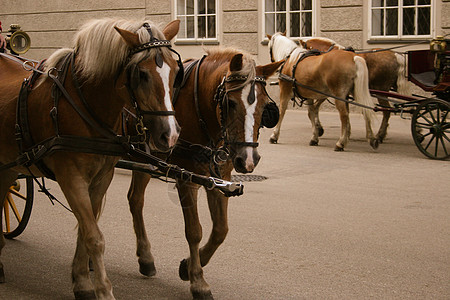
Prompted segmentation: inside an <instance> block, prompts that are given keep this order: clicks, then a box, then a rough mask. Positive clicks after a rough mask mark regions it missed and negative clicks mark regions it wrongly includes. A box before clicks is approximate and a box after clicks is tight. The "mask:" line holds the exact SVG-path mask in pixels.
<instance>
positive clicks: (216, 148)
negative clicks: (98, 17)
mask: <svg viewBox="0 0 450 300" xmlns="http://www.w3.org/2000/svg"><path fill="white" fill-rule="evenodd" d="M281 63H282V62H274V63H271V64H268V65H264V66H256V65H255V62H254V60H253V59H252V58H251V56H250V55H249V54H246V53H244V52H241V51H238V50H236V49H234V48H221V47H218V48H211V49H208V50H207V54H206V55H205V56H203V58H202V59H200V60H194V61H192V62H190V63H189V62H186V64H185V70H186V75H185V77H186V82H185V84H184V85H183V87H182V88H181V89H180V90H179V91H178V96H174V101H175V104H174V107H175V112H176V115H175V116H176V118H177V120H178V122H179V124H180V126H181V132H180V137H179V139H178V142H177V145H176V146H175V148H174V149H173V151H172V152H171V155H170V156H169V157H168V161H169V162H170V163H175V164H176V165H178V166H180V167H183V168H185V169H186V170H189V171H192V172H194V173H197V174H202V175H206V176H214V177H221V178H223V179H225V180H230V178H231V171H232V169H233V167H234V168H235V170H236V171H238V172H240V173H250V172H252V171H253V170H254V168H255V167H256V165H257V164H258V162H259V160H260V155H259V153H258V151H257V146H258V142H257V140H258V135H259V129H260V127H261V126H262V125H264V126H266V127H273V126H275V124H276V123H277V121H278V118H277V116H278V115H277V113H278V108H277V106H276V104H275V102H273V101H272V100H269V99H270V98H269V96H268V94H267V91H266V90H265V87H264V86H265V79H267V78H268V77H269V76H270V75H272V74H273V73H274V72H275V71H276V69H277V68H278V67H279V66H280V65H281ZM187 70H192V71H191V72H189V74H190V75H187V74H188V71H187ZM192 73H194V74H192ZM274 111H275V112H274ZM270 116H275V117H274V118H273V117H272V118H271V117H270ZM150 179H151V176H150V175H149V174H145V173H140V172H135V171H133V173H132V181H131V184H130V188H129V191H128V201H129V206H130V211H131V213H132V215H133V226H134V230H135V233H136V239H137V251H136V254H137V256H138V263H139V270H140V272H141V273H142V274H143V275H146V276H153V275H155V273H156V268H155V264H154V257H153V255H152V253H151V247H150V242H149V240H148V237H147V233H146V229H145V225H144V222H143V215H142V210H143V205H144V193H145V189H146V186H147V185H148V183H149V181H150ZM176 188H177V190H178V195H179V199H180V203H181V206H182V211H183V216H184V222H185V236H186V240H187V242H188V245H189V253H190V256H189V257H188V258H186V259H183V260H182V261H181V263H180V267H179V276H180V278H181V279H182V280H185V281H188V280H189V281H190V291H191V293H192V295H193V298H194V299H213V296H212V293H211V289H210V287H209V285H208V283H207V282H206V281H205V279H204V277H203V269H202V267H204V266H205V265H207V264H208V262H209V261H210V259H211V257H212V256H213V254H214V253H215V251H216V250H217V248H218V247H219V246H220V245H221V244H222V242H223V241H224V240H225V237H226V235H227V232H228V218H227V207H228V197H227V196H226V195H224V194H222V193H221V192H220V191H218V190H216V189H212V190H209V189H207V190H206V194H207V199H208V205H209V210H210V214H211V219H212V222H213V226H212V232H211V234H210V237H209V239H208V241H207V242H206V244H205V245H204V246H203V247H201V248H200V242H201V240H202V227H201V224H200V221H199V216H198V212H197V194H198V190H199V186H198V185H196V184H194V183H192V182H190V181H189V180H188V179H185V180H180V179H179V180H177V182H176Z"/></svg>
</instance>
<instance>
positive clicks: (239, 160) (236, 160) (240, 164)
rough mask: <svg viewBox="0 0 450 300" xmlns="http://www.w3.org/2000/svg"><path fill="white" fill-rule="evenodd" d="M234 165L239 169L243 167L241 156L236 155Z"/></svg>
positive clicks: (243, 162)
mask: <svg viewBox="0 0 450 300" xmlns="http://www.w3.org/2000/svg"><path fill="white" fill-rule="evenodd" d="M234 163H235V165H236V167H238V168H240V169H245V161H244V159H243V158H242V157H241V156H237V157H236V158H235V161H234Z"/></svg>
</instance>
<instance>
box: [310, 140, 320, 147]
mask: <svg viewBox="0 0 450 300" xmlns="http://www.w3.org/2000/svg"><path fill="white" fill-rule="evenodd" d="M309 145H310V146H318V145H319V142H318V141H313V140H311V141H309Z"/></svg>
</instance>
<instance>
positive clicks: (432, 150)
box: [411, 99, 450, 159]
mask: <svg viewBox="0 0 450 300" xmlns="http://www.w3.org/2000/svg"><path fill="white" fill-rule="evenodd" d="M449 110H450V103H449V102H446V101H444V100H441V99H428V100H425V101H424V102H422V103H420V104H419V105H418V106H417V109H416V110H415V111H414V113H413V115H412V120H411V131H412V136H413V139H414V142H415V143H416V146H417V148H419V150H420V152H422V153H423V154H424V155H425V156H428V157H430V158H433V159H447V158H449V157H450V115H449Z"/></svg>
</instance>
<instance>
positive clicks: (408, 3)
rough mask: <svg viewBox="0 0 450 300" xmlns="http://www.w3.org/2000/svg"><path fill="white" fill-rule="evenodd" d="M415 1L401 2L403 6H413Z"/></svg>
mask: <svg viewBox="0 0 450 300" xmlns="http://www.w3.org/2000/svg"><path fill="white" fill-rule="evenodd" d="M414 2H415V0H403V6H408V5H414Z"/></svg>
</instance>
